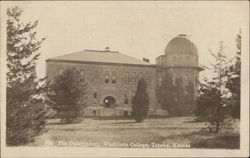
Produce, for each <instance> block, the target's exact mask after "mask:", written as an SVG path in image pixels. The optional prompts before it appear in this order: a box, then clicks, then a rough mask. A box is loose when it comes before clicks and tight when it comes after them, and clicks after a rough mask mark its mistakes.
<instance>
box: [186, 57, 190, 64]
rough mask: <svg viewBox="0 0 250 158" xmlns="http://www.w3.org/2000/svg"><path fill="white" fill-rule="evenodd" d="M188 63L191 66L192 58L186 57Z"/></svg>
mask: <svg viewBox="0 0 250 158" xmlns="http://www.w3.org/2000/svg"><path fill="white" fill-rule="evenodd" d="M186 60H187V63H188V64H190V56H186Z"/></svg>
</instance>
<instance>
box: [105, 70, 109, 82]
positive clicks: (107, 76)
mask: <svg viewBox="0 0 250 158" xmlns="http://www.w3.org/2000/svg"><path fill="white" fill-rule="evenodd" d="M105 83H109V72H108V71H106V72H105Z"/></svg>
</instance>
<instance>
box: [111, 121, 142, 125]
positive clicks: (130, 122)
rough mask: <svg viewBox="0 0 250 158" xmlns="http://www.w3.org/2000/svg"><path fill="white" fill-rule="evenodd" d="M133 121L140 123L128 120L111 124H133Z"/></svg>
mask: <svg viewBox="0 0 250 158" xmlns="http://www.w3.org/2000/svg"><path fill="white" fill-rule="evenodd" d="M135 123H140V122H136V121H129V122H116V123H113V124H135Z"/></svg>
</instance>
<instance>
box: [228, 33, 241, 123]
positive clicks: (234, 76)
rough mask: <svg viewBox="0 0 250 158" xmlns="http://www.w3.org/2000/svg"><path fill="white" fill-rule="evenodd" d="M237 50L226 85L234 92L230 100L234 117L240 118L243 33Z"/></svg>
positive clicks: (239, 38)
mask: <svg viewBox="0 0 250 158" xmlns="http://www.w3.org/2000/svg"><path fill="white" fill-rule="evenodd" d="M236 47H237V52H236V56H235V57H234V59H233V61H232V64H231V65H230V66H228V68H227V75H228V78H229V79H228V81H227V83H226V87H227V88H228V89H229V90H230V92H231V93H232V97H231V100H230V105H231V108H232V109H231V111H232V117H233V118H238V119H240V79H241V78H240V75H241V73H240V71H241V33H239V34H237V38H236Z"/></svg>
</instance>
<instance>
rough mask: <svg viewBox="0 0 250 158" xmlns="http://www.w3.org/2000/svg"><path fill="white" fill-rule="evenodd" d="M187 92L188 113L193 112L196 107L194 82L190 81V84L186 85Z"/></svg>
mask: <svg viewBox="0 0 250 158" xmlns="http://www.w3.org/2000/svg"><path fill="white" fill-rule="evenodd" d="M186 92H187V94H186V95H185V97H186V105H188V106H186V109H185V111H186V113H188V114H193V113H194V109H195V100H194V95H195V94H194V92H195V89H194V84H193V83H192V82H188V85H187V87H186Z"/></svg>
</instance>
